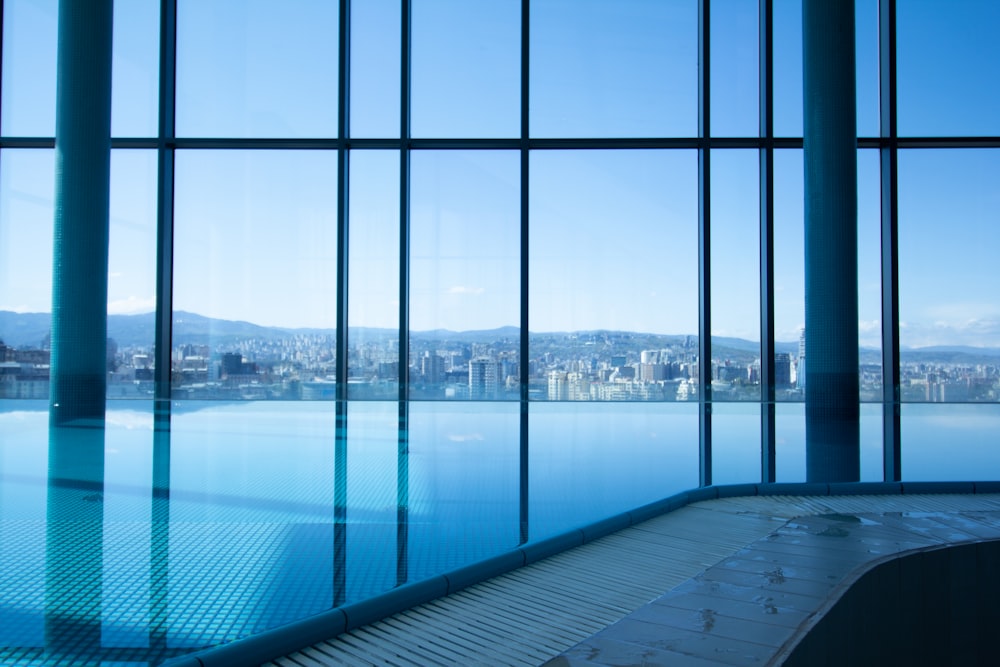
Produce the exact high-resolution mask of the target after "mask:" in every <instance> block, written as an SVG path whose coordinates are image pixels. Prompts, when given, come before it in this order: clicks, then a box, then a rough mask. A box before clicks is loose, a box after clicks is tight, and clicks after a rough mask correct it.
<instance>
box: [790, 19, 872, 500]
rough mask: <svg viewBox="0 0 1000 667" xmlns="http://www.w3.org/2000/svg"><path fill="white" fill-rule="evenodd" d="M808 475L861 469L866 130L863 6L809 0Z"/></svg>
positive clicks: (825, 477)
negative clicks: (860, 142)
mask: <svg viewBox="0 0 1000 667" xmlns="http://www.w3.org/2000/svg"><path fill="white" fill-rule="evenodd" d="M802 32H803V34H802V45H803V100H804V109H803V111H804V114H803V131H804V133H803V144H804V149H805V151H804V161H805V246H806V247H805V285H806V350H808V353H807V354H806V377H807V378H808V382H807V383H806V475H807V478H808V481H810V482H829V481H836V482H849V481H856V480H857V479H858V478H859V474H860V464H859V452H860V448H859V437H860V436H859V406H858V399H859V395H858V260H857V257H858V233H857V227H858V225H857V200H858V186H857V129H856V105H855V83H854V79H855V72H854V2H853V0H803V3H802Z"/></svg>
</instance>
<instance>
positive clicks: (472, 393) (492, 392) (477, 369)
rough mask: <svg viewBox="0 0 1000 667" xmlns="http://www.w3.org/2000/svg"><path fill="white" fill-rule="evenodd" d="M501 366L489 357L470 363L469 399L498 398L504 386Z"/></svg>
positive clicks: (473, 360) (479, 358) (478, 358)
mask: <svg viewBox="0 0 1000 667" xmlns="http://www.w3.org/2000/svg"><path fill="white" fill-rule="evenodd" d="M500 373H501V371H500V364H499V363H498V362H496V361H494V360H493V359H490V358H488V357H477V358H476V359H472V360H471V361H469V398H496V397H497V396H498V389H499V387H500V386H501V384H502V378H501V376H500Z"/></svg>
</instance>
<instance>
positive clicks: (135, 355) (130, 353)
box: [107, 149, 157, 399]
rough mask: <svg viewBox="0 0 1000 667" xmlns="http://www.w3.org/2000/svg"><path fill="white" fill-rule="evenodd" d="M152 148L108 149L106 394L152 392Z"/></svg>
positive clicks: (124, 395)
mask: <svg viewBox="0 0 1000 667" xmlns="http://www.w3.org/2000/svg"><path fill="white" fill-rule="evenodd" d="M156 189H157V182H156V152H155V151H150V150H124V149H123V150H113V151H111V191H110V202H109V203H110V224H109V248H108V338H109V341H108V385H107V392H108V394H107V395H108V398H147V399H151V398H152V396H153V361H154V340H155V337H156V321H155V317H154V312H155V310H156Z"/></svg>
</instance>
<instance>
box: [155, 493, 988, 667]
mask: <svg viewBox="0 0 1000 667" xmlns="http://www.w3.org/2000/svg"><path fill="white" fill-rule="evenodd" d="M944 493H949V494H966V495H975V494H983V493H1000V481H981V482H852V483H774V484H753V483H750V484H732V485H719V486H707V487H701V488H697V489H691V490H688V491H683V492H681V493H678V494H675V495H672V496H669V497H667V498H664V499H662V500H659V501H656V502H653V503H649V504H647V505H643V506H641V507H638V508H636V509H633V510H630V511H627V512H622V513H619V514H616V515H614V516H611V517H608V518H605V519H602V520H599V521H595V522H593V523H590V524H587V525H585V526H582V527H580V528H576V529H573V530H569V531H566V532H563V533H560V534H558V535H555V536H552V537H549V538H546V539H544V540H539V541H538V542H529V543H527V544H525V545H522V546H520V547H517V548H516V549H513V550H511V551H507V552H504V553H501V554H498V555H496V556H493V557H490V558H487V559H484V560H481V561H477V562H475V563H471V564H469V565H466V566H463V567H460V568H456V569H453V570H449V571H447V572H444V573H442V574H439V575H435V576H432V577H429V578H427V579H423V580H421V581H416V582H412V583H408V584H404V585H402V586H399V587H397V588H393V589H391V590H389V591H386V592H384V593H381V594H379V595H376V596H374V597H371V598H368V599H366V600H362V601H359V602H354V603H350V604H346V605H342V606H340V607H335V608H333V609H329V610H327V611H324V612H321V613H319V614H316V615H314V616H310V617H307V618H304V619H301V620H298V621H293V622H292V623H289V624H286V625H283V626H279V627H276V628H272V629H270V630H266V631H264V632H261V633H258V634H255V635H252V636H249V637H245V638H242V639H239V640H235V641H232V642H229V643H226V644H220V645H217V646H213V647H210V648H206V649H202V650H199V651H195V652H192V653H189V654H187V655H184V656H178V657H176V658H173V659H171V660H168V661H166V662H164V663H163V665H164V667H230V666H233V667H237V666H243V665H247V664H260V663H263V662H267V661H269V660H274V659H276V658H279V657H281V656H284V655H287V654H289V653H293V652H295V651H297V650H300V649H302V648H304V647H307V646H311V645H313V644H316V643H319V642H322V641H326V640H330V639H333V638H335V637H337V636H338V635H341V634H344V633H346V632H349V631H351V630H354V629H357V628H360V627H362V626H366V625H369V624H371V623H374V622H376V621H380V620H382V619H385V618H387V617H389V616H392V615H393V614H396V613H399V612H402V611H405V610H407V609H410V608H412V607H415V606H417V605H421V604H424V603H427V602H431V601H432V600H436V599H439V598H442V597H445V596H448V595H450V594H452V593H455V592H457V591H460V590H462V589H464V588H467V587H469V586H472V585H474V584H478V583H480V582H483V581H486V580H488V579H491V578H493V577H496V576H499V575H502V574H506V573H508V572H511V571H514V570H516V569H518V568H521V567H524V566H526V565H530V564H532V563H537V562H538V561H541V560H544V559H545V558H548V557H550V556H554V555H556V554H559V553H562V552H565V551H567V550H569V549H573V548H576V547H579V546H582V545H584V544H587V543H589V542H593V541H594V540H597V539H600V538H602V537H605V536H608V535H611V534H613V533H616V532H618V531H620V530H622V529H625V528H628V527H630V526H634V525H636V524H639V523H642V522H644V521H647V520H649V519H652V518H655V517H658V516H661V515H663V514H666V513H669V512H672V511H675V510H678V509H680V508H682V507H685V506H687V505H690V504H692V503H697V502H701V501H706V500H714V499H721V498H735V497H742V496H849V495H912V494H944Z"/></svg>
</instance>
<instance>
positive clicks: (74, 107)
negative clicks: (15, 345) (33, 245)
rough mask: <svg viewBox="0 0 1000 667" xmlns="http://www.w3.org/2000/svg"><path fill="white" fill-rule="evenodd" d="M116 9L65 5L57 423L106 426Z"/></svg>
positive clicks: (53, 401)
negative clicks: (93, 422)
mask: <svg viewBox="0 0 1000 667" xmlns="http://www.w3.org/2000/svg"><path fill="white" fill-rule="evenodd" d="M111 28H112V0H61V1H60V3H59V33H58V52H57V58H58V61H57V78H56V183H55V236H54V243H53V251H54V252H53V254H54V258H53V269H52V358H51V384H50V390H49V397H50V398H49V401H50V410H49V416H50V421H51V423H53V424H57V425H58V424H65V423H68V422H72V421H76V420H80V419H87V420H98V421H99V422H102V421H103V418H104V398H105V385H106V381H107V380H106V374H107V300H108V296H107V294H108V184H109V180H110V160H111V139H110V137H111Z"/></svg>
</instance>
